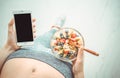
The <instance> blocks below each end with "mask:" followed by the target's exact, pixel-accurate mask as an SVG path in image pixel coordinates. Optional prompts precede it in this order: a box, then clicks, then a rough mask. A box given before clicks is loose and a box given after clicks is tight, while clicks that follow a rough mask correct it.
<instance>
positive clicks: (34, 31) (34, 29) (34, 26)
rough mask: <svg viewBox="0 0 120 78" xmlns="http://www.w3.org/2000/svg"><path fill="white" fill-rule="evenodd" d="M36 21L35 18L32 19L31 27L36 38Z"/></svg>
mask: <svg viewBox="0 0 120 78" xmlns="http://www.w3.org/2000/svg"><path fill="white" fill-rule="evenodd" d="M35 21H36V19H35V18H33V19H32V29H33V37H34V38H36V25H35V24H34V23H35Z"/></svg>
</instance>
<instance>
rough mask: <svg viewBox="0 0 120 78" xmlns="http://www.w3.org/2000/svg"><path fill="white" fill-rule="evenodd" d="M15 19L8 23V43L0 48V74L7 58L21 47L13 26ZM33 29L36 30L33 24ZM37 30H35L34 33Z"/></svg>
mask: <svg viewBox="0 0 120 78" xmlns="http://www.w3.org/2000/svg"><path fill="white" fill-rule="evenodd" d="M32 22H35V19H33V20H32ZM13 24H14V19H11V21H10V22H9V24H8V38H7V42H6V44H5V45H4V46H3V48H1V49H0V74H1V70H2V67H3V64H4V62H5V60H6V58H7V57H8V56H9V55H10V54H11V53H12V52H15V51H16V50H18V49H20V46H17V44H16V33H15V30H14V27H13ZM33 31H35V25H34V24H33ZM34 33H35V32H33V34H34ZM34 36H35V34H34Z"/></svg>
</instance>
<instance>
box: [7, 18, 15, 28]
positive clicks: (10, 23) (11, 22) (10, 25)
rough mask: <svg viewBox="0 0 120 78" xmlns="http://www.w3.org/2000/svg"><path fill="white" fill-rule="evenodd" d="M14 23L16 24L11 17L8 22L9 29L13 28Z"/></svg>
mask: <svg viewBox="0 0 120 78" xmlns="http://www.w3.org/2000/svg"><path fill="white" fill-rule="evenodd" d="M13 24H14V19H11V20H10V22H9V23H8V29H11V28H13Z"/></svg>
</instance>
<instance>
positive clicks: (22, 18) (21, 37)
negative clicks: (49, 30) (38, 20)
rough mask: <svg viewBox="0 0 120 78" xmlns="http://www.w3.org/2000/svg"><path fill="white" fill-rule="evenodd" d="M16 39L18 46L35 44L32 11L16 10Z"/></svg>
mask: <svg viewBox="0 0 120 78" xmlns="http://www.w3.org/2000/svg"><path fill="white" fill-rule="evenodd" d="M13 15H14V20H15V30H16V40H17V45H18V46H26V45H33V41H34V38H33V31H32V19H31V11H14V12H13Z"/></svg>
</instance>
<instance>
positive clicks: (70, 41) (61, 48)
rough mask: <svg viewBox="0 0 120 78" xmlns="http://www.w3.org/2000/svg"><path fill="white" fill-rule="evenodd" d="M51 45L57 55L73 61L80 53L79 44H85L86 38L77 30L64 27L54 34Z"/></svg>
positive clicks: (61, 58) (62, 58) (59, 57)
mask: <svg viewBox="0 0 120 78" xmlns="http://www.w3.org/2000/svg"><path fill="white" fill-rule="evenodd" d="M50 45H51V49H52V52H53V55H54V56H55V57H57V58H58V59H60V60H63V61H73V60H74V59H75V58H76V56H77V54H78V46H79V47H80V46H84V39H83V37H82V35H81V34H80V33H79V32H78V31H77V30H75V29H73V28H62V29H60V30H58V31H57V32H56V33H55V34H54V35H53V37H52V39H51V43H50Z"/></svg>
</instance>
